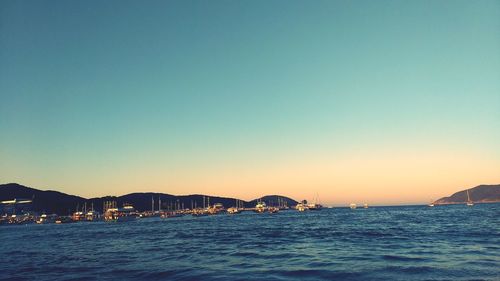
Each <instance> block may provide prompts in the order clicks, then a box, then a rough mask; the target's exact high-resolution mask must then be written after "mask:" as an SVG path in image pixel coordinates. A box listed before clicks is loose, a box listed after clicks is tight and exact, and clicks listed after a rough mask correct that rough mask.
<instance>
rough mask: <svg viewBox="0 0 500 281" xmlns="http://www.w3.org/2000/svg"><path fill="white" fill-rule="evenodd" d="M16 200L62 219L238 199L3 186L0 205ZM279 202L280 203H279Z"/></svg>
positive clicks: (272, 200)
mask: <svg viewBox="0 0 500 281" xmlns="http://www.w3.org/2000/svg"><path fill="white" fill-rule="evenodd" d="M14 198H18V199H19V198H23V199H33V209H34V211H36V212H46V213H55V214H59V215H68V214H71V213H73V212H75V211H76V209H77V208H78V209H79V210H82V209H83V208H84V206H86V208H87V209H88V210H90V209H91V207H92V206H93V207H94V209H95V210H97V211H102V210H103V206H104V202H106V201H116V203H117V206H118V207H121V206H123V204H124V203H130V204H132V205H133V206H134V207H135V208H136V209H137V210H139V211H148V210H151V209H154V210H158V209H159V204H160V202H161V209H162V210H173V209H179V208H192V207H198V208H200V207H203V206H208V204H210V205H213V204H215V203H221V204H222V205H224V207H226V208H229V207H232V206H236V201H237V200H239V199H237V198H227V197H218V196H208V195H201V194H194V195H180V196H176V195H171V194H165V193H153V192H148V193H130V194H126V195H123V196H105V197H96V198H90V199H87V198H83V197H80V196H74V195H68V194H65V193H62V192H57V191H51V190H47V191H43V190H38V189H34V188H30V187H26V186H23V185H20V184H17V183H8V184H0V201H4V200H11V199H14ZM278 198H279V200H278ZM262 199H263V201H265V202H266V204H268V205H271V206H273V205H278V202H286V203H287V205H288V206H293V205H295V204H297V201H295V200H293V199H290V198H288V197H284V196H279V195H270V196H264V197H262ZM239 201H240V202H241V203H240V204H243V206H245V207H247V208H249V207H255V203H256V202H257V199H255V200H252V201H250V202H247V201H244V200H239Z"/></svg>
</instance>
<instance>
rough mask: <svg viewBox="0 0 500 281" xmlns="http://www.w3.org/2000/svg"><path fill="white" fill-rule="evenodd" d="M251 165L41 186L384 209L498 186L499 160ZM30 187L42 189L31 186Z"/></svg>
mask: <svg viewBox="0 0 500 281" xmlns="http://www.w3.org/2000/svg"><path fill="white" fill-rule="evenodd" d="M258 160H260V161H257V159H255V158H252V157H250V156H247V157H246V158H245V157H241V158H239V159H238V158H237V157H235V158H234V159H231V161H229V160H225V161H222V160H221V161H218V162H214V163H213V164H212V165H206V164H204V165H200V166H199V167H193V168H187V167H181V166H174V165H171V166H170V167H168V166H165V165H162V164H161V163H153V164H154V165H151V166H148V167H147V168H146V167H140V166H138V167H130V166H115V167H113V168H109V169H110V170H106V169H105V170H103V171H102V173H101V174H98V175H94V176H93V177H92V178H85V177H81V178H82V180H81V181H78V182H75V181H74V178H76V177H77V176H78V175H77V174H66V175H64V176H63V177H62V179H63V180H64V182H65V183H64V182H63V183H59V184H57V185H55V184H49V183H47V186H48V187H47V188H51V189H56V190H60V191H63V192H67V193H70V194H75V195H80V196H84V197H96V196H104V195H123V194H126V193H131V192H149V191H151V192H162V193H169V194H175V195H186V194H207V195H213V196H223V197H237V198H241V199H244V200H252V199H255V198H258V197H260V196H264V195H271V194H279V195H284V196H288V197H291V198H293V199H295V200H302V199H307V200H310V201H313V200H314V198H315V197H316V196H318V197H319V199H320V201H321V202H322V203H323V204H326V205H346V204H349V203H351V202H355V203H358V204H362V203H368V204H370V205H384V204H388V205H391V204H419V203H427V202H429V201H430V200H431V199H434V200H435V199H438V198H440V197H444V196H448V195H450V194H452V193H454V192H456V191H459V190H462V189H465V188H470V187H474V186H476V185H479V184H496V183H499V182H500V174H499V173H498V167H500V161H498V160H497V159H493V157H487V156H485V155H484V154H481V153H475V154H474V153H458V152H457V151H454V150H452V149H448V150H446V149H440V150H438V151H436V150H434V151H431V150H425V149H421V150H417V149H413V150H405V149H399V148H396V147H394V148H392V149H379V150H373V149H372V150H369V151H368V150H358V151H355V152H353V151H351V152H349V153H323V154H321V153H315V154H313V153H310V154H300V153H297V154H289V155H285V156H281V157H270V158H269V160H268V161H266V162H264V164H262V163H263V161H262V160H261V159H258ZM138 165H139V164H138ZM111 171H112V172H111ZM81 172H85V171H81ZM20 183H22V184H28V185H29V184H31V183H29V182H28V183H25V182H23V181H20ZM32 186H33V187H35V188H41V189H45V188H44V186H40V185H38V184H33V185H32ZM57 187H60V188H61V189H58V188H57Z"/></svg>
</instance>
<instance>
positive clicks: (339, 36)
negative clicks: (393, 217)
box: [0, 0, 500, 205]
mask: <svg viewBox="0 0 500 281" xmlns="http://www.w3.org/2000/svg"><path fill="white" fill-rule="evenodd" d="M499 30H500V2H499V1H482V0H480V1H468V0H466V1H461V0H453V1H425V0H422V1H385V0H381V1H347V0H345V1H319V0H314V1H294V0H290V1H285V0H279V1H276V0H270V1H267V0H266V1H263V0H256V1H243V0H238V1H234V0H231V1H229V0H228V1H218V0H214V1H202V0H198V1H196V0H195V1H192V0H180V1H157V0H151V1H116V0H110V1H94V0H90V1H79V0H76V1H60V0H55V1H45V0H41V1H35V0H33V1H23V0H20V1H19V0H16V1H13V0H4V1H1V2H0V183H8V182H18V183H21V184H24V185H27V186H31V187H35V188H40V189H51V190H58V191H61V192H65V193H70V194H76V195H81V196H86V197H94V196H104V195H122V194H126V193H130V192H144V191H154V192H164V193H170V194H179V195H180V194H196V193H203V194H211V195H219V196H230V197H239V198H242V199H246V200H250V199H254V198H258V197H260V196H263V195H266V194H282V195H286V196H289V197H292V198H294V199H296V200H301V199H309V200H312V199H314V198H315V197H316V196H318V197H319V198H320V200H321V202H322V203H324V204H332V205H345V204H349V203H351V202H355V203H365V202H367V203H369V204H372V205H377V204H414V203H428V202H429V201H430V200H432V199H438V198H440V197H442V196H447V195H450V194H451V193H454V192H456V191H458V190H463V189H465V188H469V187H473V186H476V185H479V184H498V183H500V32H499Z"/></svg>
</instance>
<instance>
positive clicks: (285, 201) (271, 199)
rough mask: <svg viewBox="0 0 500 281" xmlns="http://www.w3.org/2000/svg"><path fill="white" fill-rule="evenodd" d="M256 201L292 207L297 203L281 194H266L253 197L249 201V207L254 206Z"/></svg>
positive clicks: (268, 204) (269, 204)
mask: <svg viewBox="0 0 500 281" xmlns="http://www.w3.org/2000/svg"><path fill="white" fill-rule="evenodd" d="M258 201H263V202H265V203H266V205H267V206H279V205H286V206H288V207H292V206H295V205H297V203H298V202H297V201H295V200H293V199H291V198H288V197H285V196H281V195H267V196H264V197H261V198H258V199H254V200H252V201H250V202H249V207H255V205H256V204H257V202H258Z"/></svg>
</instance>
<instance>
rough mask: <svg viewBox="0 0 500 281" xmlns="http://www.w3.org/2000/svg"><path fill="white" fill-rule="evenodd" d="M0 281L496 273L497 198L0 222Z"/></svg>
mask: <svg viewBox="0 0 500 281" xmlns="http://www.w3.org/2000/svg"><path fill="white" fill-rule="evenodd" d="M0 280H51V281H53V280H203V281H207V280H265V281H270V280H500V204H476V205H474V206H473V207H467V206H465V205H449V206H436V207H432V208H431V207H428V206H397V207H370V208H368V209H363V208H358V209H355V210H351V209H349V208H332V209H323V210H320V211H309V212H297V211H294V210H289V211H280V212H279V213H275V214H270V213H265V214H257V213H253V212H244V213H241V214H237V215H214V216H206V217H192V216H183V217H178V218H168V219H162V218H145V219H138V220H136V221H132V222H122V223H116V222H115V223H106V222H87V223H72V224H60V225H56V224H46V225H37V224H30V225H8V226H0Z"/></svg>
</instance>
